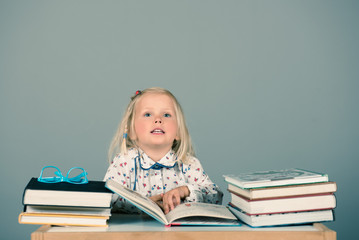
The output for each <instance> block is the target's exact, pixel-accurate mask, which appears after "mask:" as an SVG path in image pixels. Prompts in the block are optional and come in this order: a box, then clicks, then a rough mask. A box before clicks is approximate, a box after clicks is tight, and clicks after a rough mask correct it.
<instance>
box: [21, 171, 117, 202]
mask: <svg viewBox="0 0 359 240" xmlns="http://www.w3.org/2000/svg"><path fill="white" fill-rule="evenodd" d="M112 195H113V193H112V192H111V191H110V190H108V189H107V188H105V182H103V181H89V182H88V183H86V184H71V183H67V182H59V183H43V182H39V181H37V178H32V179H31V180H30V181H29V183H28V184H27V186H26V187H25V190H24V194H23V204H24V205H49V206H51V205H52V206H77V207H108V208H109V207H111V200H112Z"/></svg>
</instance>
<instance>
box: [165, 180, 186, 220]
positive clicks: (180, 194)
mask: <svg viewBox="0 0 359 240" xmlns="http://www.w3.org/2000/svg"><path fill="white" fill-rule="evenodd" d="M189 194H190V192H189V189H188V187H187V186H181V187H178V188H175V189H172V190H171V191H168V192H166V193H165V194H163V193H162V194H161V196H162V206H163V207H162V208H163V210H164V212H165V214H167V213H169V212H170V211H171V210H173V209H174V208H175V207H176V206H177V205H179V204H181V199H185V198H186V197H188V196H189Z"/></svg>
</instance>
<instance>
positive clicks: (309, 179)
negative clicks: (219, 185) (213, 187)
mask: <svg viewBox="0 0 359 240" xmlns="http://www.w3.org/2000/svg"><path fill="white" fill-rule="evenodd" d="M223 177H224V179H225V181H226V182H228V183H230V184H232V185H235V186H237V187H240V188H262V187H273V186H283V185H292V184H305V183H318V182H328V175H327V174H323V173H315V172H312V171H308V170H303V169H298V168H292V169H285V170H270V171H257V172H250V173H240V174H237V175H234V174H230V175H224V176H223Z"/></svg>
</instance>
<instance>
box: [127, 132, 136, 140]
mask: <svg viewBox="0 0 359 240" xmlns="http://www.w3.org/2000/svg"><path fill="white" fill-rule="evenodd" d="M128 136H129V137H130V139H131V140H132V141H136V140H137V135H136V133H135V131H130V134H129V135H128Z"/></svg>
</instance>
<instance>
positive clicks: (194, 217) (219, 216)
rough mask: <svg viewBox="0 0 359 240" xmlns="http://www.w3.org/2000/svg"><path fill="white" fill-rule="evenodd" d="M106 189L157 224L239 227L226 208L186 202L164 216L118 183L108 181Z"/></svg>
mask: <svg viewBox="0 0 359 240" xmlns="http://www.w3.org/2000/svg"><path fill="white" fill-rule="evenodd" d="M106 187H107V188H108V189H110V190H112V191H113V192H114V193H116V194H118V195H120V196H121V197H123V198H124V199H126V200H127V201H128V202H130V203H132V204H133V205H134V206H136V207H137V208H139V209H140V210H142V211H143V212H145V213H147V214H148V215H150V216H152V217H153V218H154V219H156V220H158V221H159V222H161V223H163V224H165V225H167V226H170V225H212V226H215V225H220V226H223V225H228V226H238V225H240V224H239V223H238V221H237V218H236V216H234V215H233V214H232V213H231V212H230V211H229V210H228V208H227V207H226V206H223V205H216V204H208V203H198V202H188V203H182V204H180V205H178V206H176V207H175V209H173V210H171V211H170V212H169V213H168V214H164V212H163V211H162V209H161V208H160V207H159V206H158V205H157V204H156V203H155V202H154V201H152V200H151V199H150V198H147V197H144V196H142V195H141V194H139V193H137V192H135V191H132V190H131V189H128V188H125V187H124V186H122V185H121V184H119V183H118V182H116V181H114V180H112V179H108V180H107V182H106Z"/></svg>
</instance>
